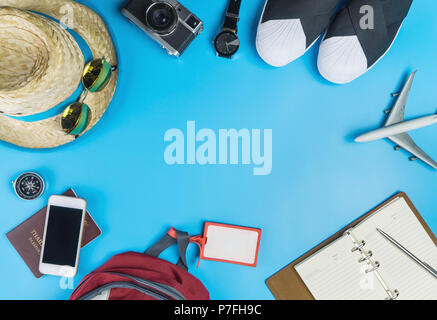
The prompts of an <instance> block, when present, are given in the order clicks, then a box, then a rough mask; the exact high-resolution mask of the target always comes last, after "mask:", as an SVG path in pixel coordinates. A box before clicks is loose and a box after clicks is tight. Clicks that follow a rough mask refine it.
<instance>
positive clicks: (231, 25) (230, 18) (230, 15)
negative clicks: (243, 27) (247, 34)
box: [223, 0, 241, 32]
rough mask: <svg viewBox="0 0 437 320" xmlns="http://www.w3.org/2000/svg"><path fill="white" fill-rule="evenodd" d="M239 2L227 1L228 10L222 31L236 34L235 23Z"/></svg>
mask: <svg viewBox="0 0 437 320" xmlns="http://www.w3.org/2000/svg"><path fill="white" fill-rule="evenodd" d="M240 6H241V0H229V6H228V10H227V11H226V16H225V23H224V25H223V29H229V30H232V31H234V32H237V23H238V20H240V18H239V14H240Z"/></svg>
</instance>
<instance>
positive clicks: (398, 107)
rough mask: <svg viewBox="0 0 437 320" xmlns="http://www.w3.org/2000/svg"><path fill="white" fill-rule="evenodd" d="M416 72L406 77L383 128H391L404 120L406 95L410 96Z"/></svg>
mask: <svg viewBox="0 0 437 320" xmlns="http://www.w3.org/2000/svg"><path fill="white" fill-rule="evenodd" d="M416 72H417V71H414V72H413V73H412V74H410V76H409V77H408V80H407V82H406V83H405V85H404V87H403V88H402V91H401V92H400V93H399V96H398V98H397V100H396V103H395V105H394V107H393V108H392V109H391V111H390V115H389V116H388V118H387V121H386V122H385V124H384V126H386V127H387V126H391V125H393V124H396V123H399V122H401V121H403V120H404V116H405V106H406V104H407V100H408V95H409V94H410V89H411V86H412V84H413V80H414V76H415V75H416Z"/></svg>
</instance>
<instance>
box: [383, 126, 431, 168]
mask: <svg viewBox="0 0 437 320" xmlns="http://www.w3.org/2000/svg"><path fill="white" fill-rule="evenodd" d="M388 139H389V140H391V141H392V142H394V143H396V144H397V145H398V146H399V147H401V148H402V149H404V150H406V151H408V152H410V153H411V154H412V155H414V156H415V157H417V158H418V159H420V160H422V161H423V162H425V163H426V164H428V165H430V166H431V167H433V168H434V169H437V163H436V162H435V161H434V160H432V159H431V158H430V157H429V156H428V155H427V154H426V153H425V152H424V151H423V150H422V149H420V148H419V147H418V146H417V145H416V144H415V143H414V141H413V139H411V137H410V136H409V135H408V133H401V134H398V135H395V136H391V137H388Z"/></svg>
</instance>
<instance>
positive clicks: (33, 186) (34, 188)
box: [13, 172, 44, 200]
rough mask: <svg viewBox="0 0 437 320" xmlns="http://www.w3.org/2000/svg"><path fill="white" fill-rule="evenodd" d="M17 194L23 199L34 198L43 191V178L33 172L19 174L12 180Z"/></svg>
mask: <svg viewBox="0 0 437 320" xmlns="http://www.w3.org/2000/svg"><path fill="white" fill-rule="evenodd" d="M13 185H14V190H15V193H16V194H17V196H19V197H20V198H21V199H24V200H34V199H37V198H39V197H40V196H41V194H42V193H43V192H44V180H43V179H42V177H41V176H40V175H39V174H37V173H35V172H26V173H23V174H21V175H20V176H19V177H18V178H17V179H16V180H15V181H14V182H13Z"/></svg>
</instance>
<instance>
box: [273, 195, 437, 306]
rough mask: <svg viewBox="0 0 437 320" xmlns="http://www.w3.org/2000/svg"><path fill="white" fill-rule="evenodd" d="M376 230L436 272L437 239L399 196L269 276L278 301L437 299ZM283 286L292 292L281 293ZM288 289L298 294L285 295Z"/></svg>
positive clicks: (433, 287)
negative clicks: (406, 249) (389, 236)
mask: <svg viewBox="0 0 437 320" xmlns="http://www.w3.org/2000/svg"><path fill="white" fill-rule="evenodd" d="M376 228H381V229H382V230H384V231H385V232H387V233H388V234H390V235H391V236H393V238H395V239H396V240H398V241H399V242H400V243H402V244H403V245H404V246H405V247H407V248H408V249H409V250H410V251H411V252H413V253H414V254H415V255H417V256H418V257H419V258H421V259H423V260H425V261H426V262H427V263H429V264H430V265H431V266H435V267H437V246H436V238H435V236H434V235H433V234H432V232H431V230H430V229H429V227H428V226H427V225H426V223H425V222H424V221H423V219H422V217H421V216H420V215H419V214H418V212H417V210H416V209H415V208H414V206H413V205H412V203H411V201H410V200H409V199H408V197H407V196H406V195H405V194H404V193H400V194H398V195H396V196H394V197H393V198H391V199H389V200H388V201H387V202H385V203H384V204H382V205H381V206H380V207H378V208H377V209H375V210H374V211H372V212H370V213H369V214H367V215H365V216H364V217H362V218H361V219H359V220H357V221H356V223H352V224H351V225H350V226H348V227H347V228H345V229H344V230H342V231H341V232H340V233H339V234H338V235H336V236H334V237H333V238H332V239H330V240H328V241H326V242H324V243H323V244H321V245H320V246H318V247H317V248H316V249H315V250H312V251H311V252H310V253H309V254H306V255H305V256H304V257H302V258H300V259H298V261H296V262H295V263H292V265H290V266H288V267H286V268H285V269H283V270H282V271H280V272H279V273H277V274H276V275H274V276H273V277H271V278H270V279H269V280H268V281H267V284H268V285H269V287H270V289H271V290H272V292H273V293H274V294H275V296H276V297H278V298H286V296H287V295H288V296H289V297H290V296H292V297H293V295H294V298H303V299H306V298H309V299H310V298H313V299H322V300H324V299H360V300H362V299H375V300H379V299H402V300H403V299H437V279H436V278H435V277H433V276H432V275H431V274H430V273H428V272H427V271H426V270H424V269H423V268H422V267H420V266H419V265H418V264H417V263H415V262H414V261H413V260H412V259H411V258H409V257H408V256H407V255H405V254H404V253H403V252H402V251H400V250H399V249H398V248H397V247H395V246H394V245H393V244H392V243H390V242H389V241H387V240H386V239H385V238H383V237H382V236H381V235H380V234H379V233H378V232H377V231H376ZM291 268H293V270H292V269H291ZM296 274H297V275H296ZM297 278H300V279H297ZM286 283H288V284H289V285H291V286H293V285H294V286H295V287H294V288H293V287H291V286H290V287H288V288H286V287H285V284H286ZM303 288H305V289H306V290H304V289H303ZM293 289H295V290H297V291H296V292H295V293H291V294H290V292H291V291H292V290H293ZM305 291H306V292H305ZM287 292H288V293H287ZM308 293H309V294H308Z"/></svg>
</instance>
